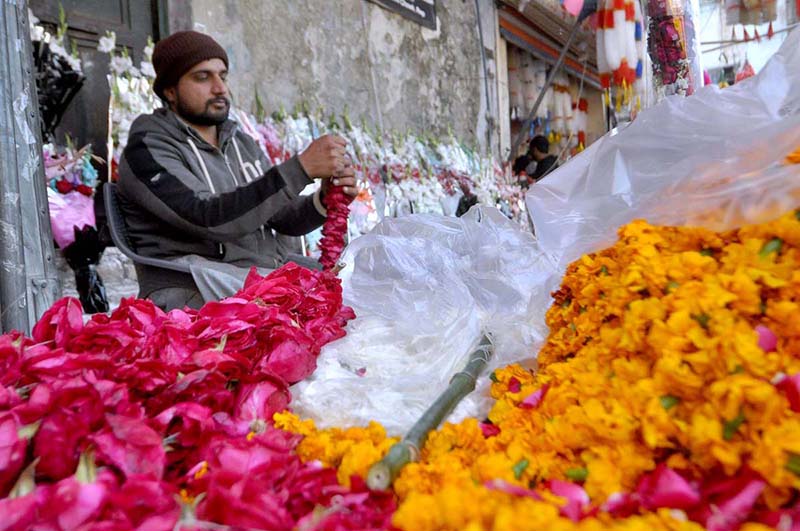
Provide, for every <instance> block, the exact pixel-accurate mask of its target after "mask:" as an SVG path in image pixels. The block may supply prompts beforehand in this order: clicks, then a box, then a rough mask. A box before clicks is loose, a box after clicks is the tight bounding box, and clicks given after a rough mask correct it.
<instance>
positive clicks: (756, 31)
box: [753, 27, 761, 42]
mask: <svg viewBox="0 0 800 531" xmlns="http://www.w3.org/2000/svg"><path fill="white" fill-rule="evenodd" d="M753 32H754V33H755V36H756V37H755V39H756V42H761V35H759V34H758V28H755V27H754V28H753Z"/></svg>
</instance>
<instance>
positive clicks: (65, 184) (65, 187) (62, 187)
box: [56, 179, 75, 194]
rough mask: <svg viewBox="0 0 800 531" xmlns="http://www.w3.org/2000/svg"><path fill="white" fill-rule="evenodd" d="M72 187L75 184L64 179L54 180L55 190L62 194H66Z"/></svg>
mask: <svg viewBox="0 0 800 531" xmlns="http://www.w3.org/2000/svg"><path fill="white" fill-rule="evenodd" d="M74 187H75V185H73V184H72V183H71V182H69V181H67V180H66V179H59V180H58V181H56V190H58V191H59V192H61V193H62V194H67V193H69V192H71V191H72V189H73V188H74Z"/></svg>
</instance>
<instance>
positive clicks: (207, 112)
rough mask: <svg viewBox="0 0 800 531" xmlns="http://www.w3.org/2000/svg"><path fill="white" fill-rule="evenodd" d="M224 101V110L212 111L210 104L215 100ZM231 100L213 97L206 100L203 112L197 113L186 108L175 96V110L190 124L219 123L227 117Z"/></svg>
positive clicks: (215, 101)
mask: <svg viewBox="0 0 800 531" xmlns="http://www.w3.org/2000/svg"><path fill="white" fill-rule="evenodd" d="M221 101H224V102H225V110H223V111H212V110H211V105H212V104H214V103H217V102H221ZM230 108H231V102H230V100H228V98H214V99H211V100H208V101H207V102H206V106H205V109H203V112H201V113H197V112H195V111H193V110H192V109H190V108H188V107H187V106H186V105H184V103H183V101H182V100H181V99H180V98H177V101H176V105H175V112H177V113H178V116H180V117H181V118H183V119H184V120H186V121H187V122H189V123H190V124H194V125H203V126H206V125H220V124H222V123H223V122H225V120H227V119H228V111H230Z"/></svg>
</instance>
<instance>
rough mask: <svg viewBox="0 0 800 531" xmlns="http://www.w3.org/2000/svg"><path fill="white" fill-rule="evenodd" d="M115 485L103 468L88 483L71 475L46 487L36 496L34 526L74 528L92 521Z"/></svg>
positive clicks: (66, 530) (56, 529)
mask: <svg viewBox="0 0 800 531" xmlns="http://www.w3.org/2000/svg"><path fill="white" fill-rule="evenodd" d="M115 487H116V480H115V479H114V476H113V474H111V473H110V472H108V471H102V470H101V471H100V472H98V475H97V479H96V480H95V481H93V482H91V483H82V482H80V481H78V479H76V478H75V477H74V476H70V477H68V478H66V479H62V480H61V481H59V482H58V483H56V484H54V485H49V486H47V487H46V488H45V489H43V490H42V491H41V492H40V495H39V496H38V497H37V500H38V503H37V516H36V523H37V528H36V529H42V530H48V531H50V530H53V531H73V530H76V529H78V528H79V527H80V526H82V525H84V524H86V523H89V522H91V521H93V520H95V519H96V518H97V517H98V516H99V515H100V514H101V513H102V511H103V509H104V507H105V505H106V503H107V502H108V500H109V495H110V493H111V491H112V490H113V489H114V488H115Z"/></svg>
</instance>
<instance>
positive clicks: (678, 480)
mask: <svg viewBox="0 0 800 531" xmlns="http://www.w3.org/2000/svg"><path fill="white" fill-rule="evenodd" d="M637 494H638V495H639V497H640V498H641V500H642V505H644V507H645V508H647V509H648V510H653V509H660V508H662V507H666V508H669V509H690V508H692V507H694V506H695V505H697V504H698V503H699V502H700V492H699V491H698V489H697V488H695V487H693V486H692V485H690V484H689V482H688V481H686V480H685V479H684V478H683V477H682V476H681V475H680V474H678V473H677V472H675V471H674V470H672V469H670V468H667V466H666V465H664V464H661V465H659V466H658V467H657V468H656V469H655V470H654V471H653V472H652V473H651V474H648V475H646V476H644V477H643V478H642V479H641V480H640V481H639V487H638V489H637Z"/></svg>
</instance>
